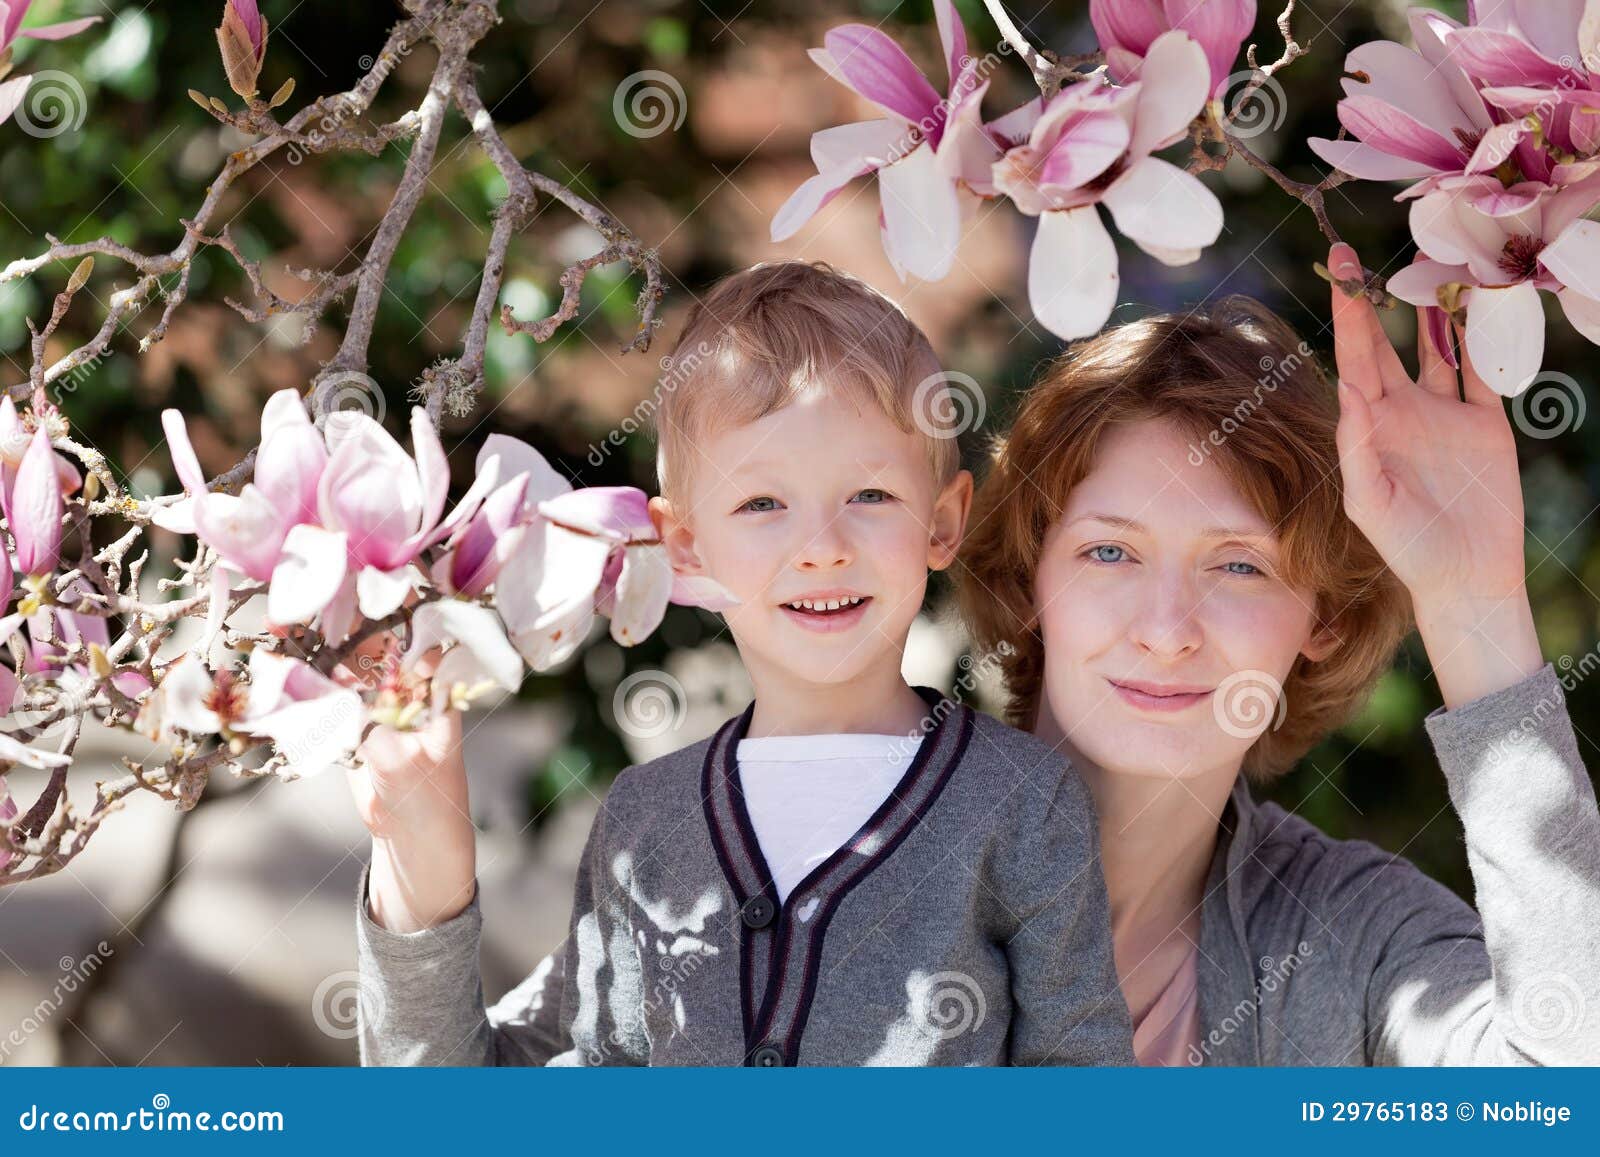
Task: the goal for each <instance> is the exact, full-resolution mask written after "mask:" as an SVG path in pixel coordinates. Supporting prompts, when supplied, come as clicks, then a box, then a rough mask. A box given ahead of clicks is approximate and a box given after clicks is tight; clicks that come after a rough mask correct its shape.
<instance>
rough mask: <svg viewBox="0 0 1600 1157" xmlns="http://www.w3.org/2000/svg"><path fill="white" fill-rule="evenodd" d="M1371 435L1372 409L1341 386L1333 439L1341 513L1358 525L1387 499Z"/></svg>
mask: <svg viewBox="0 0 1600 1157" xmlns="http://www.w3.org/2000/svg"><path fill="white" fill-rule="evenodd" d="M1373 434H1374V424H1373V418H1372V407H1371V406H1370V405H1369V404H1368V402H1367V400H1366V398H1365V397H1364V396H1362V394H1361V391H1359V390H1356V389H1354V388H1352V387H1351V386H1349V385H1348V384H1341V386H1340V388H1339V426H1338V429H1337V430H1336V431H1335V433H1334V440H1335V443H1336V445H1337V446H1338V450H1339V474H1340V477H1341V478H1342V479H1343V480H1344V498H1345V510H1346V512H1347V513H1348V514H1349V515H1350V517H1351V519H1352V520H1353V521H1355V522H1356V524H1357V525H1358V526H1360V525H1361V524H1362V523H1363V522H1364V521H1365V519H1366V518H1367V517H1369V516H1375V515H1376V514H1377V513H1378V512H1379V511H1381V510H1382V509H1383V507H1384V503H1385V501H1386V500H1387V498H1388V487H1387V485H1386V484H1385V482H1384V478H1383V464H1382V462H1381V461H1380V460H1379V458H1378V446H1377V441H1376V440H1375V439H1374V437H1373Z"/></svg>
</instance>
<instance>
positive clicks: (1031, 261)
mask: <svg viewBox="0 0 1600 1157" xmlns="http://www.w3.org/2000/svg"><path fill="white" fill-rule="evenodd" d="M1119 284H1120V275H1119V274H1118V272H1117V247H1116V245H1115V244H1114V243H1113V242H1112V240H1111V234H1110V233H1108V232H1106V227H1105V225H1104V224H1103V223H1102V222H1101V220H1100V211H1099V210H1098V209H1096V208H1095V207H1094V206H1093V205H1085V206H1083V207H1082V208H1078V209H1069V210H1066V211H1065V212H1048V213H1041V214H1039V229H1038V232H1036V233H1035V234H1034V237H1033V249H1032V251H1031V252H1030V254H1029V256H1028V302H1029V304H1030V305H1031V306H1032V307H1033V314H1034V316H1035V317H1036V318H1038V319H1039V322H1040V324H1042V325H1043V326H1044V327H1045V328H1046V329H1048V330H1049V331H1050V332H1051V333H1053V334H1055V335H1056V336H1057V337H1061V338H1065V339H1066V340H1068V341H1071V340H1073V339H1074V338H1080V337H1088V336H1089V335H1090V334H1094V333H1098V332H1099V331H1100V327H1101V326H1103V325H1105V323H1106V318H1108V317H1110V316H1111V310H1112V308H1113V307H1114V306H1115V305H1116V304H1117V289H1118V286H1119Z"/></svg>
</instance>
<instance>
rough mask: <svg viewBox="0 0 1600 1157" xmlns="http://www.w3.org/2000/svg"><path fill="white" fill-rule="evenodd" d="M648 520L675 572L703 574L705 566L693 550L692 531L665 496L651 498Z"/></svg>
mask: <svg viewBox="0 0 1600 1157" xmlns="http://www.w3.org/2000/svg"><path fill="white" fill-rule="evenodd" d="M648 505H649V510H650V521H651V523H653V524H654V526H655V528H656V535H657V537H659V538H660V539H661V543H662V545H663V546H665V547H666V548H667V559H668V561H669V562H671V563H672V569H673V571H674V573H676V574H685V575H688V574H704V573H705V566H704V564H702V563H701V561H700V555H699V553H698V552H697V551H696V550H695V546H694V533H693V532H692V531H691V530H690V529H689V525H688V523H687V522H685V521H684V520H683V519H682V518H680V517H679V516H678V514H677V512H676V511H674V510H673V509H672V503H671V502H669V501H667V500H666V499H665V498H660V497H657V498H652V499H651V500H650V502H649V504H648Z"/></svg>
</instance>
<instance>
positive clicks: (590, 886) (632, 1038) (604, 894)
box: [546, 780, 650, 1066]
mask: <svg viewBox="0 0 1600 1157" xmlns="http://www.w3.org/2000/svg"><path fill="white" fill-rule="evenodd" d="M621 782H622V781H621V780H618V781H617V783H615V784H613V785H612V789H611V793H610V794H609V795H608V796H607V797H606V800H605V802H604V803H603V804H602V805H601V808H600V812H599V814H598V815H596V816H595V819H594V825H593V826H592V827H591V828H590V829H589V838H588V840H587V842H586V843H585V845H584V849H583V857H582V858H581V859H580V860H579V861H578V879H577V885H576V887H575V888H574V890H573V899H572V927H571V930H570V932H569V934H568V936H567V942H566V944H565V946H564V947H563V950H562V963H561V969H562V973H563V976H564V977H565V982H564V983H563V984H562V986H561V1029H562V1036H563V1038H564V1039H565V1040H566V1041H567V1042H568V1046H567V1048H566V1049H565V1050H564V1051H562V1052H561V1053H558V1054H557V1055H555V1056H554V1057H552V1058H551V1059H550V1060H549V1061H547V1062H546V1063H547V1064H550V1065H558V1066H568V1065H645V1064H649V1062H650V1052H649V1042H648V1040H647V1038H646V1035H645V1029H644V979H643V972H642V965H641V964H640V962H639V952H638V948H637V946H636V945H635V944H634V939H633V930H632V921H631V919H630V915H629V909H628V904H629V895H628V890H627V888H626V886H625V885H624V883H623V881H625V880H628V879H631V876H632V873H631V871H630V863H629V858H630V855H631V853H629V852H628V851H627V850H625V849H616V850H613V849H611V848H610V846H609V844H608V841H607V839H606V831H607V827H608V823H609V819H608V817H609V813H610V811H611V809H612V807H613V806H614V804H615V803H616V798H617V794H618V793H617V788H618V786H619V785H620V784H621Z"/></svg>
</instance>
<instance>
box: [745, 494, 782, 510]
mask: <svg viewBox="0 0 1600 1157" xmlns="http://www.w3.org/2000/svg"><path fill="white" fill-rule="evenodd" d="M739 509H740V510H748V511H750V512H751V513H753V514H765V513H766V512H767V511H769V510H776V509H778V500H777V499H776V498H773V497H771V496H770V495H766V494H763V495H762V496H761V497H759V498H752V499H750V501H748V502H746V503H745V504H744V505H743V506H741V507H739Z"/></svg>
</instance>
